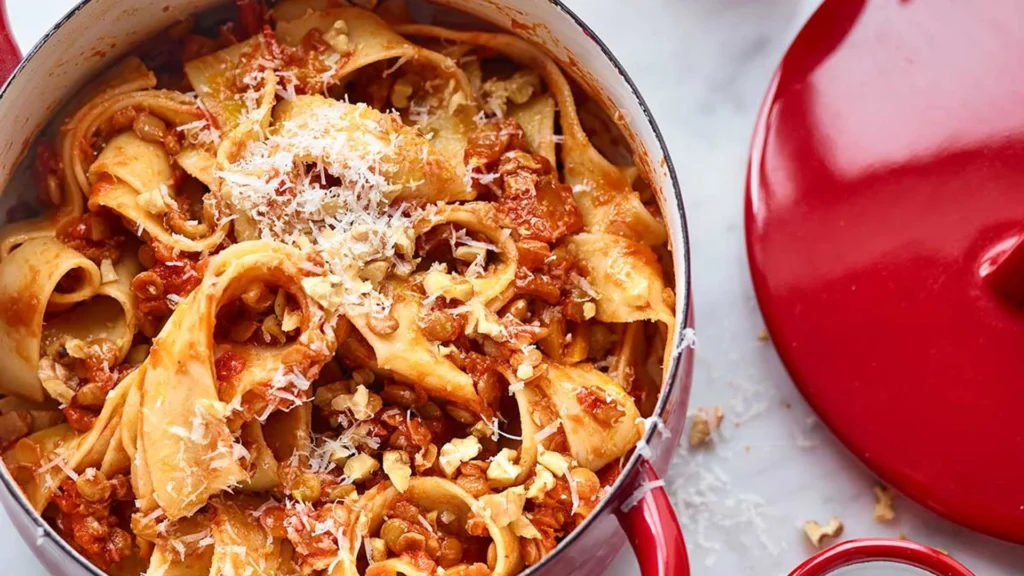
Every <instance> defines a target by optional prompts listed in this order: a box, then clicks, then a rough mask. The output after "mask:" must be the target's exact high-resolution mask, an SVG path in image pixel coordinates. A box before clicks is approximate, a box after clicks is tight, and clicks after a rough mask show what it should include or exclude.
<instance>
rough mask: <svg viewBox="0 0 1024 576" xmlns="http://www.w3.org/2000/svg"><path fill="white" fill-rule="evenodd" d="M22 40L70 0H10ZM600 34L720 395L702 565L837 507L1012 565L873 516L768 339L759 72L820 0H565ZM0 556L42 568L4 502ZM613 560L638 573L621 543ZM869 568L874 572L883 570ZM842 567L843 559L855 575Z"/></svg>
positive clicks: (962, 553)
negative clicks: (753, 189) (755, 155)
mask: <svg viewBox="0 0 1024 576" xmlns="http://www.w3.org/2000/svg"><path fill="white" fill-rule="evenodd" d="M7 3H8V5H9V9H10V13H11V20H12V23H13V27H14V31H15V35H16V37H17V39H18V42H19V44H20V45H21V46H23V47H28V46H29V45H31V44H33V43H34V42H35V41H36V40H37V39H38V38H39V37H40V36H41V35H42V34H43V33H44V32H45V31H46V29H47V28H49V26H51V25H52V23H53V22H55V21H56V20H57V19H58V18H59V17H60V16H61V15H62V14H63V13H64V12H65V11H66V10H67V9H69V8H70V7H71V6H72V5H73V4H74V0H34V1H33V0H8V2H7ZM567 3H568V4H569V5H570V6H571V7H572V8H573V9H574V10H576V11H577V13H578V14H579V15H580V16H582V17H583V18H584V19H585V20H586V21H587V22H588V23H590V25H591V26H592V27H593V28H594V29H595V31H596V32H597V33H598V34H599V35H600V36H601V37H602V38H603V39H604V40H605V41H606V42H607V43H608V44H609V45H610V46H611V48H612V50H613V51H614V52H615V53H616V54H617V55H618V57H619V58H620V59H621V60H622V62H623V64H624V65H625V66H626V68H627V69H628V70H629V72H630V74H631V75H632V76H633V78H634V80H636V82H637V84H638V85H639V87H640V90H641V92H643V94H644V95H645V97H646V98H647V101H648V102H649V104H650V105H651V108H652V109H653V111H654V114H655V117H656V118H657V119H658V121H659V123H660V124H661V128H662V130H663V131H664V133H665V135H666V138H667V139H668V143H669V147H670V148H671V151H672V155H673V157H674V159H675V161H676V165H677V167H678V169H679V171H680V176H681V178H682V182H683V187H684V195H685V200H686V207H687V213H688V219H689V223H690V232H691V242H692V246H693V255H692V260H693V279H694V286H695V297H696V310H697V323H698V324H697V325H698V334H699V338H700V345H699V347H698V354H697V375H696V381H695V385H694V391H693V398H692V400H691V406H692V407H698V406H715V405H717V406H721V407H722V408H723V409H724V410H725V411H726V414H727V416H726V424H725V426H724V429H723V431H722V433H721V434H720V436H719V438H718V439H717V442H716V445H715V446H714V447H713V448H712V449H710V450H701V451H698V452H697V453H687V452H686V451H685V450H682V449H681V450H680V453H679V455H678V456H677V458H676V461H675V463H674V466H673V470H672V473H671V474H670V478H668V479H667V480H668V482H669V485H670V486H671V487H672V491H673V495H674V497H675V501H676V504H677V508H678V509H679V512H680V515H681V516H682V518H683V520H684V525H685V528H686V532H687V535H688V538H689V550H690V557H691V562H692V564H693V573H694V574H695V575H698V576H705V575H707V576H718V575H720V576H747V575H749V576H765V575H770V576H774V575H781V574H785V573H787V572H788V570H789V569H790V568H792V567H793V566H794V565H796V564H797V563H799V562H800V561H801V560H802V559H803V558H805V557H806V556H807V555H808V554H809V553H810V552H811V550H810V548H809V547H808V544H807V543H806V542H805V541H804V539H803V536H802V533H801V531H800V529H799V524H800V523H801V522H802V521H803V520H806V519H811V518H816V519H819V520H822V521H824V520H827V519H828V517H829V516H832V515H836V516H839V517H840V518H842V519H843V521H844V522H845V523H846V532H845V534H844V537H864V536H895V535H897V534H898V533H900V532H902V533H905V534H907V535H908V536H909V537H910V538H913V539H915V540H918V541H920V542H923V543H926V544H930V545H933V546H937V547H941V548H944V549H946V550H949V551H950V553H952V554H953V555H954V556H956V557H958V558H959V559H961V560H962V561H963V562H965V563H966V564H967V565H968V566H969V567H970V568H972V569H973V570H974V571H975V572H976V573H977V574H979V576H1001V575H1005V576H1010V575H1017V574H1024V549H1022V548H1019V547H1015V546H1011V545H1008V544H1003V543H1000V542H996V541H994V540H990V539H987V538H985V537H981V536H977V535H975V534H972V533H970V532H968V531H965V530H962V529H960V528H957V527H956V526H953V525H951V524H949V523H947V522H945V521H943V520H941V519H939V518H937V517H936V516H934V515H933V514H931V513H929V512H927V511H925V510H923V509H921V508H919V507H917V506H915V505H914V504H912V503H910V502H908V501H905V500H898V501H897V513H898V517H897V520H896V521H895V522H893V523H892V524H888V525H880V524H876V523H875V522H874V521H873V520H872V519H871V514H872V506H873V496H872V494H871V486H872V483H873V482H872V478H871V476H870V474H869V473H867V472H866V471H865V470H864V469H863V467H862V466H861V465H860V464H859V463H858V462H857V461H856V460H855V459H854V458H853V457H851V456H850V455H849V454H848V453H847V452H846V451H845V449H844V448H843V447H842V446H840V445H839V444H838V443H837V442H836V441H834V440H833V439H832V438H831V437H830V436H829V435H828V433H827V432H825V431H824V430H822V428H821V426H820V425H817V424H816V423H815V421H814V420H813V418H812V415H811V413H810V411H809V409H808V408H807V406H806V405H805V403H804V402H803V400H802V399H801V398H800V396H799V395H798V394H797V393H796V391H795V389H794V388H793V386H792V384H791V382H790V381H789V378H788V377H787V376H786V374H785V372H784V371H783V369H782V367H781V365H780V363H779V361H778V358H777V356H776V355H775V353H774V351H773V350H772V348H771V345H770V344H767V343H762V342H760V341H759V340H758V339H757V335H758V333H759V332H760V330H761V327H762V324H761V319H760V315H759V313H758V310H757V306H756V303H755V301H754V296H753V293H752V290H751V285H750V279H749V274H748V272H747V264H746V255H745V250H744V243H743V226H742V202H743V188H744V170H745V167H746V151H747V146H748V142H749V139H750V133H751V128H752V125H753V119H754V115H755V112H756V110H757V107H758V105H759V104H760V100H761V96H762V94H763V91H764V87H765V85H766V84H767V82H768V80H769V78H770V77H771V74H772V72H773V70H774V67H775V64H776V62H777V61H778V59H779V58H780V57H781V55H782V53H783V51H784V50H785V48H786V46H787V45H788V43H789V41H790V40H791V39H792V37H793V36H794V35H795V34H796V32H797V31H798V30H799V28H800V26H801V25H802V24H803V22H804V21H805V20H806V19H807V17H808V16H809V15H810V13H811V12H812V11H813V10H814V8H815V6H816V5H817V3H818V1H817V0H632V1H630V2H621V1H618V0H567ZM0 558H2V559H3V560H4V569H5V570H6V571H8V573H11V574H18V575H19V576H33V575H37V574H44V571H43V570H42V568H40V567H39V565H38V563H37V562H36V561H35V560H34V558H33V557H32V555H31V553H30V552H29V550H28V548H27V546H26V545H25V544H24V543H22V541H21V540H20V539H19V538H18V536H17V535H16V534H15V533H14V531H13V528H12V527H11V526H10V524H9V522H8V521H7V520H6V518H3V519H0ZM611 573H613V574H635V573H636V567H635V561H633V559H632V557H631V554H630V552H629V551H626V552H624V553H623V554H622V556H621V557H620V559H619V561H618V562H617V563H616V564H615V566H614V567H613V570H612V572H611ZM856 573H858V574H859V573H865V574H867V573H872V574H876V575H881V574H882V572H881V571H871V572H864V571H860V570H858V571H857V572H856ZM852 574H854V573H853V572H851V575H852Z"/></svg>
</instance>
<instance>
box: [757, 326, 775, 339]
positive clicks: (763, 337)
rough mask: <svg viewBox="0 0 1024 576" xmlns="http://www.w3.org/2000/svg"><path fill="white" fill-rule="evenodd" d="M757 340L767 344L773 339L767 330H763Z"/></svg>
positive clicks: (758, 334)
mask: <svg viewBox="0 0 1024 576" xmlns="http://www.w3.org/2000/svg"><path fill="white" fill-rule="evenodd" d="M757 339H758V340H759V341H761V342H767V341H769V340H771V339H772V337H771V336H770V335H769V334H768V329H767V328H761V331H760V332H758V333H757Z"/></svg>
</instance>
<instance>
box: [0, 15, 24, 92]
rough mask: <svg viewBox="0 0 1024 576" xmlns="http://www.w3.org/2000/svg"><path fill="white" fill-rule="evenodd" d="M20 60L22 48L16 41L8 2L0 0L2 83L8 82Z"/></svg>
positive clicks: (0, 78) (0, 80) (0, 82)
mask: <svg viewBox="0 0 1024 576" xmlns="http://www.w3.org/2000/svg"><path fill="white" fill-rule="evenodd" d="M20 62H21V50H19V49H18V45H17V44H15V43H14V33H13V32H11V24H10V21H8V20H7V2H6V0H0V84H3V83H4V82H7V79H8V78H10V77H11V74H14V69H15V68H17V67H18V63H20Z"/></svg>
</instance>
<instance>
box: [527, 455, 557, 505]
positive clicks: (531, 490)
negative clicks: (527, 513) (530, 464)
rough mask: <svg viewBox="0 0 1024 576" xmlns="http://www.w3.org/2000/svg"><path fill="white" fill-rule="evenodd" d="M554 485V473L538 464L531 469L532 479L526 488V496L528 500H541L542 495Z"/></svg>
mask: <svg viewBox="0 0 1024 576" xmlns="http://www.w3.org/2000/svg"><path fill="white" fill-rule="evenodd" d="M554 487H555V475H554V474H552V473H551V471H550V470H548V469H547V468H545V467H543V466H541V465H540V464H538V465H537V466H535V467H534V469H533V480H532V481H530V485H529V486H528V487H527V489H526V497H527V498H529V499H530V500H543V499H544V495H545V494H547V493H548V491H549V490H551V489H552V488H554Z"/></svg>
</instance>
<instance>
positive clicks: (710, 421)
mask: <svg viewBox="0 0 1024 576" xmlns="http://www.w3.org/2000/svg"><path fill="white" fill-rule="evenodd" d="M724 418H725V413H724V412H722V409H721V408H719V407H718V406H715V407H714V408H711V409H710V410H708V409H707V408H698V409H697V411H696V412H694V413H693V417H692V418H691V421H690V436H689V439H690V447H691V448H696V447H698V446H703V445H705V444H708V443H709V442H710V441H711V438H712V434H713V433H714V432H715V430H718V428H719V427H720V426H721V425H722V419H724Z"/></svg>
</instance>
